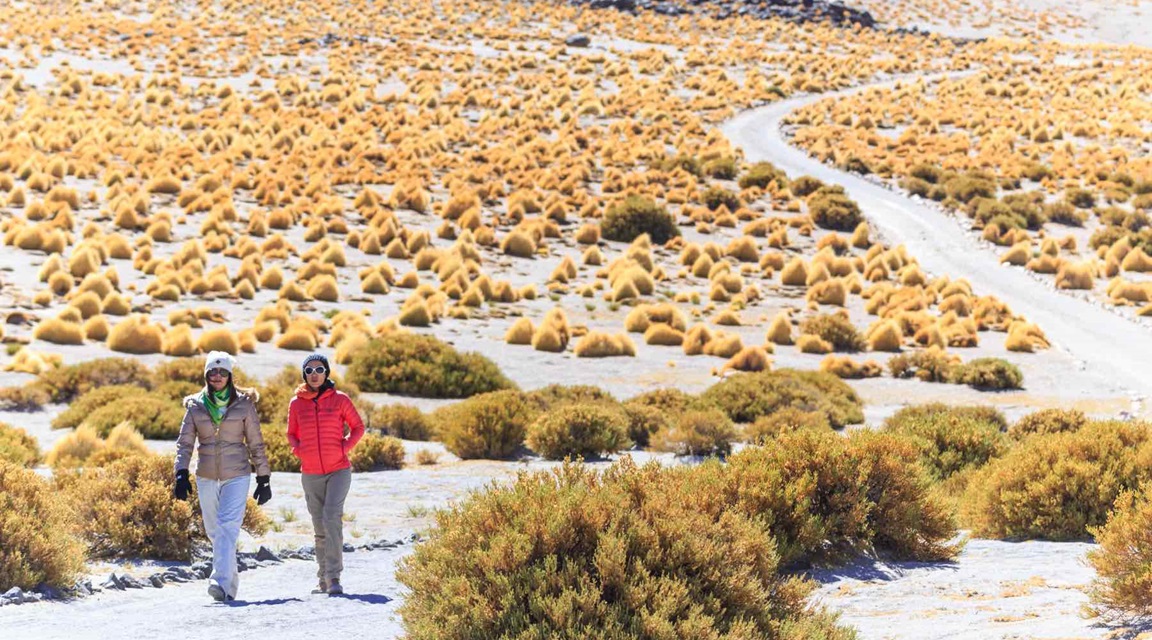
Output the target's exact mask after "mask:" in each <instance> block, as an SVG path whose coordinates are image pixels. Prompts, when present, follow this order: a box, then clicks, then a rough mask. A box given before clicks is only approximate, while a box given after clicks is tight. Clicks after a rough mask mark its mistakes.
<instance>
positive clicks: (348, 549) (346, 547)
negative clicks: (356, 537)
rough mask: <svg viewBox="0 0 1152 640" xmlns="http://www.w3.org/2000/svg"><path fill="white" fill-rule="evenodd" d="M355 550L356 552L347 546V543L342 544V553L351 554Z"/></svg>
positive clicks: (350, 546)
mask: <svg viewBox="0 0 1152 640" xmlns="http://www.w3.org/2000/svg"><path fill="white" fill-rule="evenodd" d="M355 550H356V547H353V546H352V545H350V544H348V543H347V542H345V543H344V553H352V552H353V551H355Z"/></svg>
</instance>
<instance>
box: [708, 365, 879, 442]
mask: <svg viewBox="0 0 1152 640" xmlns="http://www.w3.org/2000/svg"><path fill="white" fill-rule="evenodd" d="M700 400H701V401H703V402H705V403H707V404H709V405H711V406H714V407H719V408H720V409H722V410H723V411H724V412H725V413H727V414H728V416H729V417H730V418H732V420H734V421H736V422H740V423H748V422H755V421H756V419H757V418H759V417H760V416H764V415H768V414H771V413H773V412H775V411H777V410H779V409H783V408H785V407H795V408H797V409H800V410H801V411H809V412H815V411H818V412H821V413H823V414H824V415H825V416H827V418H828V422H829V424H831V425H832V426H833V427H835V428H838V429H839V428H841V427H844V426H846V425H849V424H857V423H860V422H863V421H864V412H863V408H862V404H861V402H860V398H859V397H858V396H857V395H856V392H855V391H853V390H852V387H850V386H848V384H847V383H846V382H844V381H843V380H841V379H839V378H837V377H836V376H834V375H832V374H830V373H823V372H818V371H797V370H795V369H779V370H776V371H761V372H756V373H742V374H739V375H734V376H730V377H728V378H725V379H724V380H722V381H721V382H718V383H716V384H714V385H712V386H711V387H709V388H708V389H706V390H705V391H704V393H702V394H701V395H700Z"/></svg>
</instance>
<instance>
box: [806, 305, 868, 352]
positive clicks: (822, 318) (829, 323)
mask: <svg viewBox="0 0 1152 640" xmlns="http://www.w3.org/2000/svg"><path fill="white" fill-rule="evenodd" d="M800 333H801V334H811V335H814V336H819V337H820V339H822V340H824V341H826V342H828V343H830V344H831V345H832V348H833V349H835V350H836V351H861V350H863V349H864V347H866V346H867V343H866V342H865V340H864V338H863V336H861V335H860V332H859V331H858V330H857V329H856V326H855V325H853V324H852V321H851V320H849V319H848V316H847V315H846V314H842V313H820V314H816V315H815V316H812V317H811V318H808V319H806V320H804V321H803V322H801V323H800Z"/></svg>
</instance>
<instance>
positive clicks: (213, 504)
mask: <svg viewBox="0 0 1152 640" xmlns="http://www.w3.org/2000/svg"><path fill="white" fill-rule="evenodd" d="M250 479H251V476H250V475H248V474H244V475H242V476H239V477H236V478H232V479H230V480H208V479H206V478H199V477H198V478H196V491H197V493H199V495H200V512H201V513H202V514H203V516H204V531H205V532H207V533H208V539H209V540H211V541H212V575H211V576H209V577H208V580H209V582H211V583H215V584H218V585H220V587H221V588H222V589H224V593H226V594H228V595H230V596H232V597H233V598H235V597H236V590H237V589H239V587H240V572H239V571H237V570H236V543H237V541H238V540H239V539H240V525H241V524H243V523H244V507H245V506H246V505H247V504H248V483H249V480H250Z"/></svg>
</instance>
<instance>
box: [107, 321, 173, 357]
mask: <svg viewBox="0 0 1152 640" xmlns="http://www.w3.org/2000/svg"><path fill="white" fill-rule="evenodd" d="M108 348H109V349H111V350H113V351H119V352H121V353H132V354H147V353H161V352H162V351H163V349H164V330H163V329H162V328H161V327H160V325H157V324H154V323H152V321H151V320H150V319H149V317H148V316H145V315H134V316H129V317H127V318H125V319H124V320H121V321H120V323H119V324H117V325H116V326H114V327H112V330H111V331H110V332H108Z"/></svg>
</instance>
